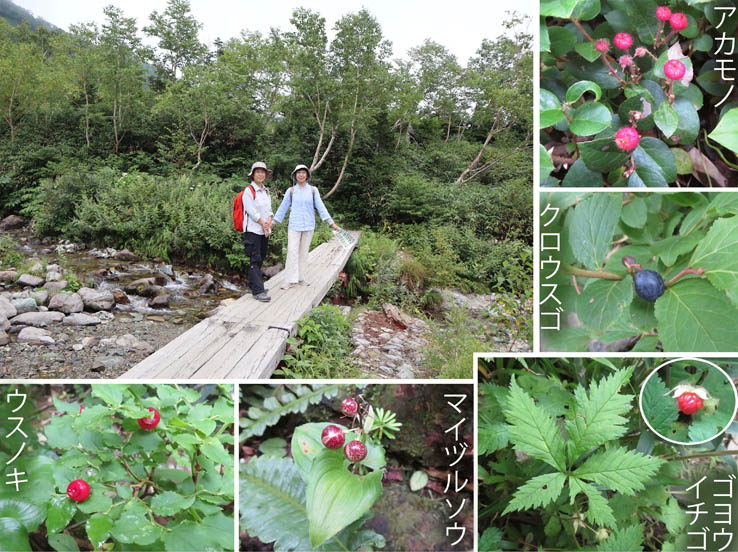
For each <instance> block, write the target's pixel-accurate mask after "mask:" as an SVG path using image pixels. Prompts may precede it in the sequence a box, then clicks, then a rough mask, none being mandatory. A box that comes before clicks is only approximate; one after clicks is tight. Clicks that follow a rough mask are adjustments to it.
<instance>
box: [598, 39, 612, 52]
mask: <svg viewBox="0 0 738 552" xmlns="http://www.w3.org/2000/svg"><path fill="white" fill-rule="evenodd" d="M609 49H610V43H609V42H607V40H603V39H600V40H598V41H597V42H595V50H597V51H598V52H600V53H601V54H606V53H607V52H608V50H609Z"/></svg>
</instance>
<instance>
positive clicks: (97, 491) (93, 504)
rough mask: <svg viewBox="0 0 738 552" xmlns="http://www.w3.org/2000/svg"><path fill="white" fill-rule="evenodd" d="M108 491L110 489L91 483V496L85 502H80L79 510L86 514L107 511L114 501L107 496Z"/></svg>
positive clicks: (78, 504)
mask: <svg viewBox="0 0 738 552" xmlns="http://www.w3.org/2000/svg"><path fill="white" fill-rule="evenodd" d="M107 490H108V488H107V487H105V486H104V485H101V484H100V483H90V496H89V498H88V499H87V500H85V501H84V502H78V503H77V509H78V510H79V511H80V512H83V513H85V514H93V513H95V512H103V511H105V510H107V509H108V508H110V506H112V504H113V499H112V498H110V497H109V496H108V495H106V494H105V492H106V491H107Z"/></svg>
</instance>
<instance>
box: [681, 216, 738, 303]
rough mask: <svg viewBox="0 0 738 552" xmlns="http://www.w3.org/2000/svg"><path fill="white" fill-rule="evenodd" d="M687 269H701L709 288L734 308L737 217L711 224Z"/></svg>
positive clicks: (737, 272)
mask: <svg viewBox="0 0 738 552" xmlns="http://www.w3.org/2000/svg"><path fill="white" fill-rule="evenodd" d="M689 265H690V266H691V267H693V268H699V267H702V268H704V269H705V275H706V276H707V279H708V280H710V282H711V283H712V285H713V286H715V287H716V288H718V289H722V290H725V292H726V293H727V294H728V297H730V300H731V301H733V303H734V304H736V305H738V216H734V217H730V218H723V219H720V220H717V221H715V223H714V224H713V225H712V228H710V230H709V232H707V236H705V239H704V240H702V242H701V243H700V244H699V245H698V246H697V249H695V251H694V253H693V254H692V259H691V260H690V261H689Z"/></svg>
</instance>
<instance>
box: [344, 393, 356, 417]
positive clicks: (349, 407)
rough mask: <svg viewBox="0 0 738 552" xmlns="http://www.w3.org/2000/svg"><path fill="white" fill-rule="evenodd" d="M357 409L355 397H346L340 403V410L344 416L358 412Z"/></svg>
mask: <svg viewBox="0 0 738 552" xmlns="http://www.w3.org/2000/svg"><path fill="white" fill-rule="evenodd" d="M358 410H359V404H358V403H357V402H356V399H354V398H352V397H348V398H347V399H344V400H343V402H342V403H341V412H343V413H344V414H345V415H346V416H353V415H354V414H356V412H358Z"/></svg>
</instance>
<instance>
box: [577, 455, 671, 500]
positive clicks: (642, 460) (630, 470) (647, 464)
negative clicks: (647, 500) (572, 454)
mask: <svg viewBox="0 0 738 552" xmlns="http://www.w3.org/2000/svg"><path fill="white" fill-rule="evenodd" d="M664 462H665V460H662V459H661V458H654V457H651V456H644V455H642V454H638V453H637V452H633V451H630V450H627V449H624V448H620V447H619V448H614V449H610V450H605V451H601V452H596V453H595V454H593V455H592V456H590V457H589V458H587V460H585V462H584V463H583V464H582V465H581V466H579V467H578V468H577V469H576V470H574V475H575V476H576V477H578V478H580V479H586V480H587V481H594V482H595V483H597V484H599V485H602V486H603V487H606V488H608V489H612V490H613V491H619V492H621V493H624V494H627V495H634V494H635V492H636V491H641V490H643V489H644V488H645V487H644V483H646V482H648V480H649V479H650V478H651V477H652V476H653V475H654V474H655V473H656V472H657V471H658V470H659V468H660V467H661V465H662V464H663V463H664Z"/></svg>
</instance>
